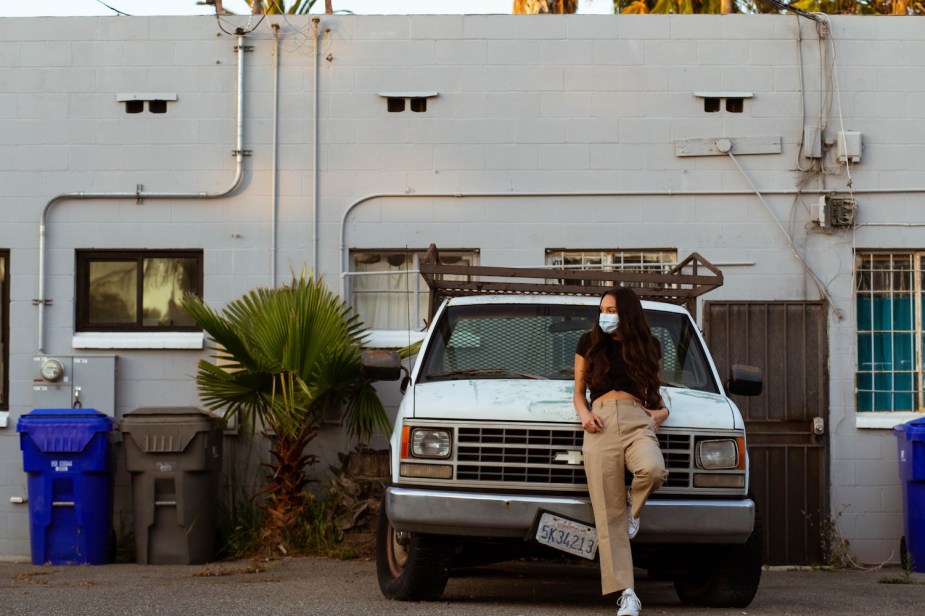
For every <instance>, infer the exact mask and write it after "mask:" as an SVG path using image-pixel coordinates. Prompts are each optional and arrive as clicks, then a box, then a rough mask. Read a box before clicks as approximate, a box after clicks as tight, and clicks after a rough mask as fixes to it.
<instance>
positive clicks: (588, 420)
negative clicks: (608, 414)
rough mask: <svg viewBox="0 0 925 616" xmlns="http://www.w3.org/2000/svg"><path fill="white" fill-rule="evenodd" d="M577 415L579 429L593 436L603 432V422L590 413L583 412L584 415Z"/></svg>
mask: <svg viewBox="0 0 925 616" xmlns="http://www.w3.org/2000/svg"><path fill="white" fill-rule="evenodd" d="M579 415H580V416H581V427H582V428H583V429H584V431H585V432H589V433H591V434H594V433H596V432H603V431H604V420H603V419H601V418H600V417H598V416H597V415H595V414H594V413H592V412H591V411H585V412H584V413H579Z"/></svg>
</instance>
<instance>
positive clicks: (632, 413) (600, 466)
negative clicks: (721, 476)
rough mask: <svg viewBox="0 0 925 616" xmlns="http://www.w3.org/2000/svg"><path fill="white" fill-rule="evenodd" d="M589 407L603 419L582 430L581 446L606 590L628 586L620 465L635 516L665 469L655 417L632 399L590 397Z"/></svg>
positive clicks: (630, 565)
mask: <svg viewBox="0 0 925 616" xmlns="http://www.w3.org/2000/svg"><path fill="white" fill-rule="evenodd" d="M591 410H592V412H594V413H595V414H596V415H598V416H599V417H600V418H601V419H602V420H603V422H604V429H603V431H601V432H598V433H595V434H591V433H587V432H586V433H585V439H584V444H583V445H582V448H581V451H582V455H583V456H584V464H585V475H587V477H588V491H589V492H590V493H591V505H592V507H593V508H594V524H595V526H596V527H597V536H598V545H599V548H598V552H599V554H600V559H601V591H602V593H603V594H605V595H606V594H609V593H612V592H616V591H618V590H623V589H625V588H633V555H632V552H631V551H630V540H629V535H628V534H627V532H628V529H627V520H626V481H625V479H624V474H625V471H626V470H629V471H630V472H631V473H632V474H633V483H632V487H631V492H632V497H633V517H639V512H640V511H641V510H642V506H643V505H644V504H645V502H646V499H648V498H649V495H650V494H652V492H655V491H656V490H657V489H658V488H659V487H660V486H661V485H662V484H663V483H664V482H665V479H667V478H668V471H666V470H665V459H664V458H663V457H662V451H661V449H659V446H658V438H656V436H655V422H654V421H653V420H652V418H651V417H649V415H648V414H647V413H646V412H645V411H644V410H642V407H641V406H640V404H639V403H638V402H635V401H633V400H605V401H603V402H602V401H600V400H595V401H594V404H593V406H592V408H591Z"/></svg>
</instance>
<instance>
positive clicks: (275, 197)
mask: <svg viewBox="0 0 925 616" xmlns="http://www.w3.org/2000/svg"><path fill="white" fill-rule="evenodd" d="M270 27H271V28H273V154H272V157H273V160H272V162H271V163H270V167H272V175H273V177H272V179H271V180H270V207H271V208H272V211H271V212H270V286H271V287H275V286H276V216H277V211H278V210H279V164H278V156H279V24H272V25H271V26H270Z"/></svg>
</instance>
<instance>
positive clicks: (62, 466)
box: [51, 460, 74, 473]
mask: <svg viewBox="0 0 925 616" xmlns="http://www.w3.org/2000/svg"><path fill="white" fill-rule="evenodd" d="M72 466H74V461H73V460H52V461H51V467H52V468H53V469H55V472H56V473H66V472H68V471H69V470H71V467H72Z"/></svg>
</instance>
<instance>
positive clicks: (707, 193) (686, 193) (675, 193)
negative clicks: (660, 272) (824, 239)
mask: <svg viewBox="0 0 925 616" xmlns="http://www.w3.org/2000/svg"><path fill="white" fill-rule="evenodd" d="M847 190H848V189H845V192H847ZM833 192H839V191H838V190H835V189H824V188H818V189H814V190H799V189H796V188H784V189H774V190H763V191H761V194H762V195H787V196H794V195H800V194H817V195H821V194H831V193H833ZM851 192H852V193H853V194H856V195H857V194H871V195H873V194H918V193H925V187H910V188H866V189H865V188H852V189H851ZM754 195H755V191H754V190H744V189H743V190H725V191H720V190H670V189H669V190H624V191H609V192H473V193H461V192H453V193H404V192H401V193H373V194H370V195H366V196H365V197H360V198H359V199H357V200H356V201H354V202H353V203H351V204H350V205H349V206H348V207H347V209H346V210H344V215H343V217H342V218H341V223H340V246H339V248H340V253H341V271H340V293H341V297H342V298H344V299H346V298H347V276H348V274H349V269H350V251H349V249H348V247H347V218H348V217H349V216H350V214H351V213H352V212H353V210H354V209H356V208H357V207H359V206H360V205H362V204H364V203H366V202H367V201H372V200H374V199H494V198H499V197H515V198H518V199H524V198H526V199H536V198H550V197H556V198H562V197H586V198H587V197H611V198H612V197H735V196H754ZM859 226H860V225H859Z"/></svg>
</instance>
